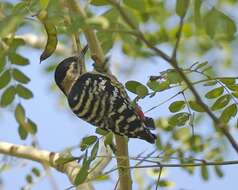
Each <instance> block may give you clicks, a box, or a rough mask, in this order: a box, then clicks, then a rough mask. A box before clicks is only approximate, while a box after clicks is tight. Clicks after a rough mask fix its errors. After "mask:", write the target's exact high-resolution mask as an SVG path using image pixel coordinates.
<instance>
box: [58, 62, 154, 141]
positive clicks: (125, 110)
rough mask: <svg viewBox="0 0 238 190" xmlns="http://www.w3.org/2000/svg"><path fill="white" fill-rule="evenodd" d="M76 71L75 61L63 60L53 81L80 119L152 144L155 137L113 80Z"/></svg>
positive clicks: (93, 73)
mask: <svg viewBox="0 0 238 190" xmlns="http://www.w3.org/2000/svg"><path fill="white" fill-rule="evenodd" d="M77 67H78V65H77V57H69V58H67V59H65V60H63V61H62V62H61V63H60V64H59V65H58V67H57V69H56V71H55V80H56V83H57V85H58V86H59V88H60V89H61V90H62V91H63V92H64V94H65V95H66V96H67V99H68V103H69V106H70V108H71V109H72V111H73V112H74V113H75V114H76V115H77V116H78V117H79V118H81V119H83V120H85V121H87V122H89V123H91V124H92V125H95V126H97V127H100V128H102V129H104V130H107V131H112V132H114V133H116V134H119V135H123V136H127V137H130V138H140V139H143V140H146V141H148V142H150V143H154V142H155V140H156V136H155V135H154V134H152V133H151V132H150V130H149V128H148V127H147V126H146V122H145V120H143V119H142V118H141V117H140V115H139V114H138V113H137V112H136V110H135V108H133V107H132V105H131V101H130V99H129V97H128V95H127V93H126V92H125V90H124V88H123V87H122V85H121V84H120V83H119V82H118V81H117V80H116V79H115V78H113V77H112V76H110V75H105V74H101V73H98V72H86V73H83V74H78V72H77V70H78V69H77Z"/></svg>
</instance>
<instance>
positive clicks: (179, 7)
mask: <svg viewBox="0 0 238 190" xmlns="http://www.w3.org/2000/svg"><path fill="white" fill-rule="evenodd" d="M188 6H189V0H177V1H176V13H177V15H178V16H180V17H184V15H185V14H186V12H187V10H188Z"/></svg>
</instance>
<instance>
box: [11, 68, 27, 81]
mask: <svg viewBox="0 0 238 190" xmlns="http://www.w3.org/2000/svg"><path fill="white" fill-rule="evenodd" d="M12 76H13V78H14V79H15V80H16V81H18V82H21V83H23V84H27V83H28V82H29V81H30V78H29V77H28V76H26V75H25V74H24V73H23V72H21V71H20V70H19V69H16V68H14V69H13V70H12Z"/></svg>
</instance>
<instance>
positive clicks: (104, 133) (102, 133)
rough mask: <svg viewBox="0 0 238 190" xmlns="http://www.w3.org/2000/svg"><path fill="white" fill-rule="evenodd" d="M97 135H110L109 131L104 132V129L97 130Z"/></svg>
mask: <svg viewBox="0 0 238 190" xmlns="http://www.w3.org/2000/svg"><path fill="white" fill-rule="evenodd" d="M96 133H97V134H99V135H103V136H105V135H106V134H107V133H108V131H106V130H103V129H101V128H99V127H98V128H96Z"/></svg>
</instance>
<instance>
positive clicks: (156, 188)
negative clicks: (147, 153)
mask: <svg viewBox="0 0 238 190" xmlns="http://www.w3.org/2000/svg"><path fill="white" fill-rule="evenodd" d="M162 170H163V167H160V169H159V175H158V179H157V183H156V187H155V190H158V187H159V181H160V178H161V174H162Z"/></svg>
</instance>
